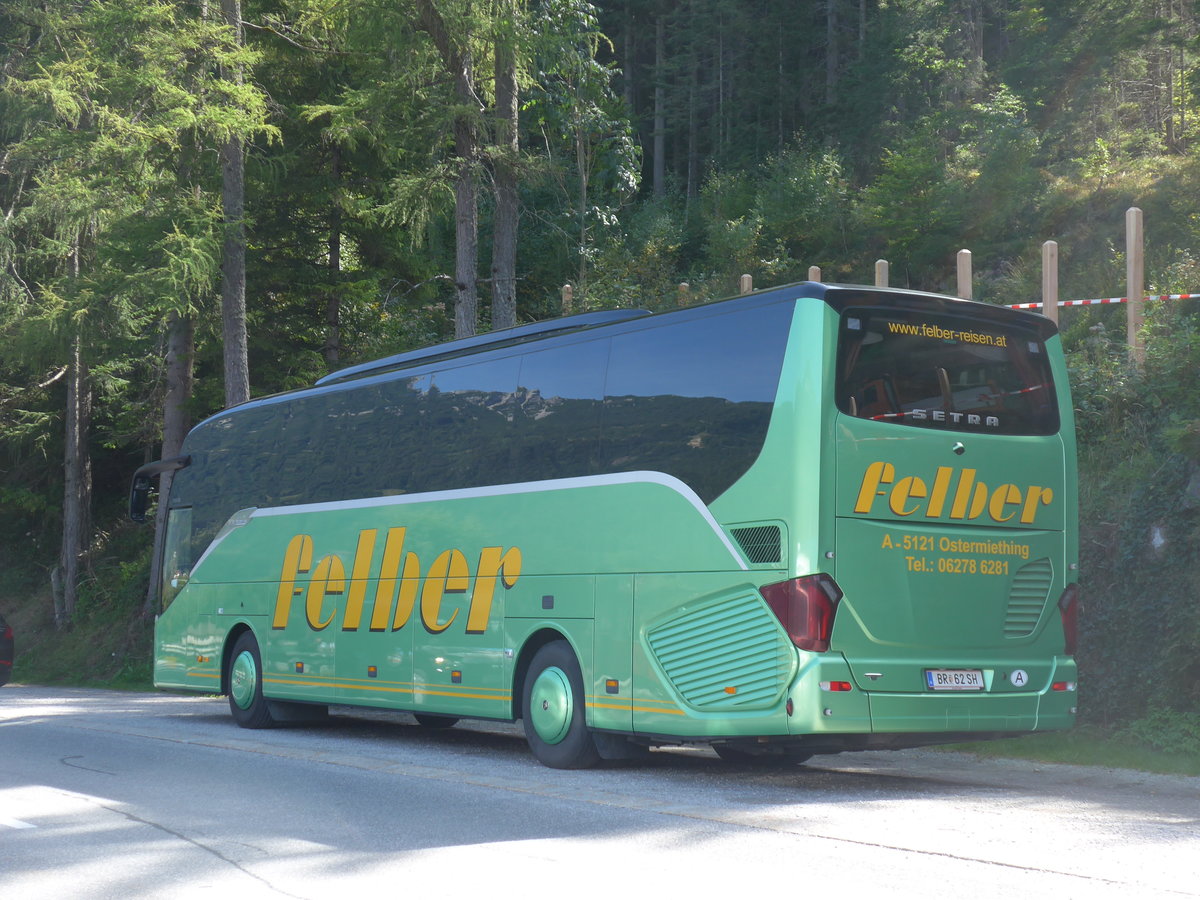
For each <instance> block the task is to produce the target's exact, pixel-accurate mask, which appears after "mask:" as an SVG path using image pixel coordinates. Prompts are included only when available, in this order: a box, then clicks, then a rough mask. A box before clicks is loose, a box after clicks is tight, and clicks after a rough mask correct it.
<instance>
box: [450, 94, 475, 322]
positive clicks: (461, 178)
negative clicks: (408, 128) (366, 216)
mask: <svg viewBox="0 0 1200 900" xmlns="http://www.w3.org/2000/svg"><path fill="white" fill-rule="evenodd" d="M454 147H455V151H456V152H457V154H458V159H459V166H460V168H459V172H458V180H457V181H456V182H455V183H454V235H455V242H456V244H455V252H454V336H455V337H456V338H463V337H470V336H471V335H473V334H474V333H475V324H476V321H477V319H478V316H479V292H478V288H477V286H476V283H475V273H476V270H477V268H478V266H479V206H478V198H477V195H476V190H475V172H474V156H475V134H474V128H472V127H471V123H470V121H468V120H466V119H465V118H460V119H459V121H458V122H457V123H456V124H455V126H454Z"/></svg>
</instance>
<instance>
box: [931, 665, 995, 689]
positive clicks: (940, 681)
mask: <svg viewBox="0 0 1200 900" xmlns="http://www.w3.org/2000/svg"><path fill="white" fill-rule="evenodd" d="M925 684H926V685H928V686H929V689H930V690H931V691H982V690H983V689H984V684H983V672H982V671H981V670H980V669H926V670H925Z"/></svg>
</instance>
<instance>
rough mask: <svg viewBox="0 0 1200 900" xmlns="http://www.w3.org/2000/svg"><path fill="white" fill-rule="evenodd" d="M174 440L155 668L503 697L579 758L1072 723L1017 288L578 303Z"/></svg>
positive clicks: (558, 751)
mask: <svg viewBox="0 0 1200 900" xmlns="http://www.w3.org/2000/svg"><path fill="white" fill-rule="evenodd" d="M163 472H170V473H171V479H170V488H169V492H168V493H167V496H165V497H164V498H163V499H162V501H161V502H163V503H165V504H166V507H167V511H166V517H167V518H166V521H167V527H166V529H165V534H164V536H163V538H162V540H163V541H164V545H163V548H162V557H163V567H162V572H161V585H160V592H161V608H160V612H159V614H158V618H157V624H156V630H155V645H156V646H155V663H154V680H155V684H156V685H158V686H160V687H165V688H171V689H183V690H194V691H203V692H207V693H212V692H221V693H224V694H228V696H229V705H230V710H231V712H232V714H233V717H234V719H235V720H236V721H237V722H238V724H240V725H243V726H246V727H249V728H258V727H266V726H270V725H273V724H275V723H276V722H279V721H287V720H294V719H297V718H303V717H304V714H308V715H310V716H311V715H314V714H315V715H321V714H323V713H324V712H325V711H326V710H327V709H328V706H329V705H330V704H350V705H362V706H372V707H384V708H389V709H395V710H404V711H408V712H411V713H414V714H415V715H416V717H417V720H418V721H419V722H421V723H423V724H426V725H429V726H444V725H450V724H453V723H454V722H455V721H456V720H457V719H459V718H463V717H470V718H479V719H493V720H501V721H515V720H521V721H522V722H523V725H524V731H525V734H526V737H527V739H528V742H529V745H530V747H531V749H532V751H533V753H534V755H535V756H536V757H537V758H538V759H539V760H540V761H541V762H543V763H545V764H546V765H549V766H553V767H561V768H569V767H582V766H588V765H591V764H593V763H595V762H597V761H598V760H599V759H601V758H621V757H628V756H631V755H636V754H638V753H641V752H644V751H645V748H647V747H650V746H657V745H663V744H682V743H693V742H696V743H708V744H711V745H712V747H713V748H714V749H715V750H716V751H717V752H718V753H719V754H720V755H721V756H723V757H726V758H735V759H765V760H779V761H785V762H801V761H803V760H805V759H807V758H809V757H810V756H811V755H813V754H815V753H834V752H838V751H843V750H863V749H896V748H903V747H913V746H919V745H924V744H931V743H939V742H947V741H956V740H963V739H967V738H971V739H979V738H985V737H998V736H1007V735H1014V734H1021V733H1029V732H1034V731H1043V730H1050V729H1061V728H1066V727H1069V726H1070V725H1071V724H1072V723H1073V721H1074V718H1075V714H1076V692H1075V682H1076V668H1075V662H1074V659H1073V653H1074V642H1075V619H1076V610H1077V607H1078V600H1077V588H1076V582H1077V580H1078V563H1077V560H1078V530H1077V521H1076V508H1077V486H1076V472H1075V438H1074V432H1073V426H1072V409H1071V402H1070V395H1069V392H1068V388H1067V375H1066V369H1065V365H1064V361H1063V356H1062V349H1061V346H1060V342H1059V338H1058V335H1057V332H1056V330H1055V327H1054V325H1053V324H1052V323H1051V322H1050V321H1049V320H1047V319H1045V318H1042V317H1041V316H1038V315H1035V314H1032V313H1024V312H1017V311H1013V310H1008V309H1004V308H1000V307H995V306H989V305H985V304H980V303H973V302H970V301H965V300H958V299H954V298H950V297H943V296H938V295H934V294H923V293H915V292H908V291H899V290H889V289H882V288H867V287H856V286H839V285H825V284H816V283H804V284H798V285H791V286H785V287H779V288H774V289H770V290H764V291H759V292H755V293H753V294H750V295H746V296H741V297H735V298H733V299H729V300H724V301H720V302H715V303H710V304H706V305H703V306H695V307H689V308H684V309H678V310H673V311H669V312H663V313H657V314H651V313H646V312H643V311H640V310H613V311H608V312H595V313H587V314H584V315H578V316H570V317H566V318H562V319H557V320H553V321H549V322H540V323H536V324H533V325H526V326H520V327H517V328H513V329H509V330H505V331H499V332H494V333H491V334H487V335H481V336H477V337H473V338H466V339H463V340H458V341H452V342H449V343H445V344H440V345H437V346H434V347H429V348H426V349H423V350H417V351H413V352H409V353H402V354H399V355H397V356H393V357H389V358H386V359H381V360H378V361H375V362H371V363H367V364H364V365H359V366H354V367H352V368H348V369H344V370H342V371H340V372H335V373H333V374H331V375H328V376H326V377H325V378H322V379H321V380H319V381H318V382H316V384H315V385H314V386H313V387H311V388H307V389H303V390H298V391H292V392H289V393H284V394H279V395H276V396H271V397H264V398H261V399H257V400H253V401H250V402H248V403H244V404H242V405H239V406H236V407H233V408H230V409H227V410H224V411H222V412H220V413H218V414H216V415H214V416H212V417H211V418H209V419H208V420H206V421H204V422H202V423H201V424H200V425H198V426H196V428H194V429H193V430H192V432H191V433H190V434H189V435H188V437H187V440H186V441H185V443H184V446H183V451H182V455H181V456H179V457H176V458H173V459H166V460H162V461H159V462H155V463H151V464H149V465H147V466H143V467H142V468H141V469H139V470H138V472H137V473H136V474H135V476H134V484H133V489H132V493H131V501H130V505H131V514H133V515H134V517H135V518H138V517H144V516H145V510H146V507H147V502H148V500H147V498H148V492H149V489H150V485H151V480H152V478H153V477H154V476H156V475H158V474H161V473H163Z"/></svg>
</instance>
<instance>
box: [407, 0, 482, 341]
mask: <svg viewBox="0 0 1200 900" xmlns="http://www.w3.org/2000/svg"><path fill="white" fill-rule="evenodd" d="M417 19H418V23H417V24H418V25H419V26H420V27H421V28H422V29H424V30H425V32H426V33H427V34H428V35H429V37H430V38H431V39H432V40H433V44H434V46H435V47H436V48H437V50H438V53H439V54H440V55H441V57H442V62H443V64H444V65H445V66H446V71H447V72H448V73H449V74H450V76H451V77H452V78H453V79H454V93H455V97H456V99H457V101H458V104H459V107H460V108H461V109H462V110H463V112H460V113H459V114H458V116H457V117H456V118H455V120H454V154H455V156H457V157H458V166H459V168H458V176H457V178H456V179H455V182H454V223H455V229H454V230H455V241H456V246H455V254H454V257H455V258H454V336H455V337H456V338H461V337H470V336H471V335H473V334H474V333H475V323H476V319H477V318H478V311H479V293H478V288H477V286H476V283H475V281H476V274H475V273H476V271H477V269H478V266H479V207H478V197H477V192H476V188H475V163H476V156H477V154H478V144H477V139H476V134H475V122H474V117H473V115H472V113H471V112H468V110H475V109H479V108H480V102H479V97H478V93H477V92H476V90H475V67H474V63H473V62H472V59H471V55H470V52H469V51H464V50H463V49H462V48H464V47H470V45H471V35H470V34H465V35H463V36H462V39H461V42H459V41H455V40H454V39H453V38H452V37H451V35H450V31H449V29H448V28H447V27H446V22H445V20H443V19H442V15H441V13H439V12H438V11H437V9H436V8H435V7H434V5H433V2H432V0H417Z"/></svg>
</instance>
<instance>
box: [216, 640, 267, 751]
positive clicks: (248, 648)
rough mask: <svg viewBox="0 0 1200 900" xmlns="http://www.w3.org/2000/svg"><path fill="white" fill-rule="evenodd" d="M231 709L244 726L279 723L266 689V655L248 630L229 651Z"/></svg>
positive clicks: (239, 722) (251, 726) (236, 719)
mask: <svg viewBox="0 0 1200 900" xmlns="http://www.w3.org/2000/svg"><path fill="white" fill-rule="evenodd" d="M227 674H228V683H229V711H230V713H232V714H233V720H234V721H235V722H237V723H238V725H240V726H241V727H242V728H272V727H274V726H275V725H276V724H277V723H276V721H275V718H274V716H272V715H271V709H270V707H269V706H267V701H266V698H265V697H263V692H262V656H261V655H260V654H259V652H258V641H257V640H255V638H254V635H253V634H252V633H251V632H249V631H244V632H242V634H240V635H239V636H238V639H237V640H236V641H235V642H234V644H233V652H232V653H230V654H229V672H228V673H227Z"/></svg>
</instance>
